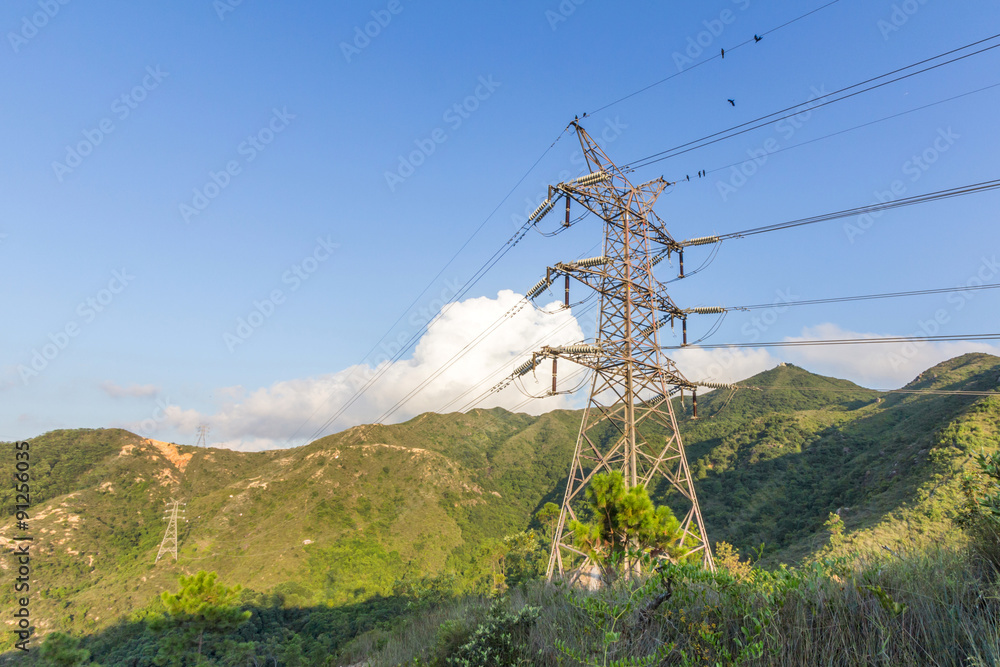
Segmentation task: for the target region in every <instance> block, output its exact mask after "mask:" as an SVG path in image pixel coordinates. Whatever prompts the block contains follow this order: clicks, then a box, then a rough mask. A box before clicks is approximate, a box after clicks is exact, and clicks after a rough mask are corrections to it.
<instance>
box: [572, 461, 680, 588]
mask: <svg viewBox="0 0 1000 667" xmlns="http://www.w3.org/2000/svg"><path fill="white" fill-rule="evenodd" d="M585 495H586V499H587V502H588V504H589V505H590V509H591V511H592V513H593V517H594V520H593V521H592V522H590V523H583V522H581V521H576V520H574V521H571V522H570V524H569V527H570V529H571V530H572V531H573V541H574V543H575V544H576V547H577V548H578V549H580V550H581V551H583V552H584V553H585V554H587V556H589V557H590V559H591V560H592V561H593V562H594V563H595V564H596V565H597V567H598V568H599V569H600V571H601V577H602V578H603V579H604V582H605V583H607V584H610V583H612V582H614V581H615V579H617V578H618V576H619V574H620V573H621V572H622V571H623V570H624V571H627V572H632V571H633V570H634V569H635V568H636V566H637V565H638V563H639V561H640V560H641V559H642V558H643V557H644V556H645V555H649V556H665V557H667V558H669V559H670V560H673V561H678V560H683V558H684V557H685V556H686V555H687V554H688V551H689V550H688V549H687V548H686V547H685V545H684V544H682V543H681V542H682V536H683V533H682V531H681V526H680V522H679V521H678V520H677V518H676V517H675V516H674V513H673V512H672V511H671V510H670V508H669V507H666V506H661V507H655V506H654V505H653V501H652V500H650V499H649V492H648V491H647V490H646V487H645V486H644V485H642V484H639V485H636V486H634V487H632V488H630V489H629V488H626V486H625V478H624V476H623V475H622V473H621V472H611V473H608V474H604V475H595V476H594V478H593V479H591V480H590V486H588V487H587V491H586V494H585Z"/></svg>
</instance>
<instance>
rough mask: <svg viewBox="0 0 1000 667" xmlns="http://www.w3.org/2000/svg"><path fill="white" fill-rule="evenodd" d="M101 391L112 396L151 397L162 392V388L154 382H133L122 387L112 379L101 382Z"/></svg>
mask: <svg viewBox="0 0 1000 667" xmlns="http://www.w3.org/2000/svg"><path fill="white" fill-rule="evenodd" d="M101 391H103V392H104V393H105V394H107V395H108V396H110V397H111V398H151V397H153V396H156V395H158V394H159V393H160V388H159V387H157V386H156V385H152V384H143V385H139V384H133V385H132V386H130V387H122V386H121V385H117V384H115V383H114V382H112V381H111V380H108V381H106V382H102V383H101Z"/></svg>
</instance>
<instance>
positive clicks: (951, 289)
mask: <svg viewBox="0 0 1000 667" xmlns="http://www.w3.org/2000/svg"><path fill="white" fill-rule="evenodd" d="M997 288H1000V283H998V284H989V285H969V286H966V287H941V288H938V289H924V290H911V291H909V292H886V293H884V294H861V295H857V296H838V297H831V298H827V299H808V300H803V301H781V302H778V303H755V304H752V305H748V306H732V307H725V308H724V309H725V310H761V309H763V308H784V307H786V306H812V305H817V304H823V303H845V302H848V301H868V300H872V299H895V298H899V297H907V296H926V295H929V294H949V293H952V292H973V291H978V290H988V289H997Z"/></svg>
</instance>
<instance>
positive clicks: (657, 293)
mask: <svg viewBox="0 0 1000 667" xmlns="http://www.w3.org/2000/svg"><path fill="white" fill-rule="evenodd" d="M572 127H573V128H574V129H575V130H576V133H577V136H578V137H579V139H580V144H581V148H582V149H583V155H584V157H585V158H586V160H587V166H588V167H589V168H590V173H589V174H585V175H584V176H581V177H580V178H576V179H574V180H572V181H568V182H564V183H560V184H558V185H555V186H552V187H551V188H549V198H548V199H546V200H545V201H544V202H543V203H542V205H541V206H539V207H538V209H537V210H536V211H535V212H534V213H533V214H532V216H531V218H530V219H534V221H535V222H537V221H538V220H539V219H541V217H542V216H544V215H545V214H546V213H547V212H548V211H550V210H551V209H552V208H553V207H554V206H555V200H556V199H557V198H558V197H564V198H565V199H566V201H567V205H566V220H565V222H564V223H563V225H564V226H566V227H568V226H570V225H572V224H573V222H574V221H573V220H571V218H570V212H569V202H570V201H575V202H577V203H578V204H580V205H582V206H583V207H584V208H585V209H586V210H587V211H589V212H591V213H593V214H595V215H596V216H598V217H599V218H600V219H601V220H602V221H603V223H604V252H603V254H602V255H601V256H600V257H593V258H589V259H580V260H575V261H572V262H566V263H560V264H557V265H555V266H554V267H550V268H549V269H548V271H547V272H546V277H545V278H544V279H542V280H541V281H540V282H539V283H538V284H537V285H535V286H534V287H532V288H531V289H530V290H528V293H527V296H528V297H529V298H534V297H535V296H538V295H540V294H541V293H542V292H543V291H544V290H545V289H546V288H547V287H548V286H550V285H551V284H552V283H553V282H554V280H555V278H556V277H557V276H559V275H560V274H561V275H565V276H567V277H572V278H574V279H576V280H577V281H579V282H580V283H583V285H584V286H586V287H588V288H590V289H593V290H594V291H596V292H597V293H598V294H599V295H600V299H601V301H600V306H601V308H600V315H599V316H598V323H597V332H596V339H595V340H594V343H593V344H578V345H564V346H559V347H545V348H542V350H540V351H538V352H535V353H534V354H533V355H532V358H531V360H530V361H527V362H525V363H523V364H521V365H520V366H519V367H518V368H517V369H516V370H515V371H514V377H517V376H522V375H525V374H527V373H529V372H532V371H534V370H535V368H537V366H538V365H539V364H540V363H541V361H542V360H543V359H552V375H553V390H552V394H556V393H558V392H557V391H556V383H555V380H556V378H555V370H556V366H555V363H556V360H557V359H563V360H566V361H571V362H574V363H577V364H580V365H582V366H585V367H587V368H590V369H591V370H592V371H593V379H592V385H591V390H590V400H589V401H588V404H587V408H586V410H584V413H583V420H582V423H581V424H580V431H579V435H578V436H577V441H576V450H575V452H574V454H573V462H572V465H571V466H570V471H569V478H568V481H567V485H566V490H565V494H564V496H563V502H562V508H561V510H560V513H559V520H558V522H557V525H556V529H555V532H554V535H553V538H552V551H551V553H550V556H549V563H548V568H547V572H546V574H547V576H548V577H549V578H550V579H551V578H552V577H553V576H554V575H555V574H556V573H558V574H560V575H561V574H563V573H565V572H566V571H567V570H569V569H575V568H585V567H587V565H588V559H587V558H586V557H585V555H584V554H583V553H582V552H581V551H580V549H579V548H577V546H576V545H575V544H574V535H573V530H572V529H571V522H572V521H573V520H574V519H577V516H578V515H577V512H578V510H579V509H581V504H582V500H583V492H584V489H585V488H586V487H587V485H588V484H589V483H590V481H591V479H592V478H593V476H594V475H596V474H598V473H602V472H611V471H621V472H622V474H623V475H624V477H625V482H626V484H627V485H628V486H636V485H638V484H642V485H645V486H646V487H647V488H650V487H651V486H653V485H655V484H656V483H658V482H660V481H661V480H665V481H666V482H667V483H668V484H669V485H670V486H671V487H673V489H674V490H675V491H676V492H677V493H678V494H679V496H680V497H681V498H682V500H680V502H679V503H678V505H679V507H678V509H680V511H681V512H682V514H681V515H680V516H679V517H678V518H679V519H680V524H681V525H680V528H681V536H682V537H681V543H682V544H683V545H684V546H686V547H688V548H689V549H690V550H691V553H692V554H693V555H694V556H695V557H696V558H698V559H699V560H700V561H701V562H702V564H703V566H704V567H706V568H708V569H710V570H714V569H715V564H714V562H713V559H712V551H711V548H710V546H709V543H708V536H707V534H706V532H705V523H704V521H703V519H702V516H701V509H700V507H699V506H698V497H697V496H696V495H695V489H694V482H693V480H692V478H691V472H690V470H689V469H688V462H687V456H686V454H685V451H684V445H683V443H682V442H681V435H680V431H679V430H678V428H677V417H676V415H675V414H674V408H673V404H672V403H671V400H670V397H671V396H674V395H675V394H678V393H679V394H681V396H683V391H684V390H685V389H687V390H689V391H691V392H692V394H693V395H694V392H695V391H696V388H697V386H698V385H699V384H701V383H696V382H691V381H690V380H688V379H686V378H685V377H684V376H683V375H682V374H681V373H680V371H679V370H678V368H677V366H676V365H675V364H674V362H673V361H671V360H670V359H668V358H667V357H666V355H665V354H663V352H662V350H661V347H660V345H661V343H660V340H659V335H658V333H659V330H660V329H661V328H662V327H665V326H666V325H668V324H669V325H670V326H671V327H672V326H673V324H674V322H675V321H680V322H681V323H682V324H683V325H684V329H685V332H686V330H687V327H686V322H687V316H688V315H689V314H695V313H701V312H703V311H704V312H708V309H704V308H699V309H695V308H692V309H688V310H682V309H680V308H678V306H677V305H676V304H675V303H674V302H673V300H672V299H671V298H670V296H669V295H668V294H667V290H666V285H665V284H664V283H661V282H659V281H658V280H656V278H655V277H654V275H653V267H654V266H655V265H656V264H657V263H659V262H660V261H661V260H663V259H666V258H667V257H669V256H670V255H671V254H672V253H677V254H678V255H679V256H680V267H681V277H683V271H684V269H683V266H684V264H683V254H682V253H683V251H684V247H685V245H698V244H702V243H707V242H709V241H711V242H714V241H715V240H716V239H714V238H713V239H707V240H706V239H701V240H693V241H691V242H685V243H678V242H677V241H675V240H674V239H673V238H672V237H671V236H670V234H669V233H668V232H667V230H666V228H665V226H664V224H663V221H662V220H660V218H659V217H657V215H656V214H655V213H654V212H653V210H652V208H653V203H654V202H655V201H656V198H657V197H658V196H659V195H660V193H662V192H663V190H664V189H665V188H666V187H667V186H668V185H670V183H668V182H667V181H666V180H664V179H663V178H658V179H656V180H653V181H650V182H649V183H645V184H642V185H633V184H632V183H631V182H630V181H629V179H628V177H627V175H626V173H627V172H625V171H623V170H621V169H619V168H618V167H617V166H616V165H615V164H614V162H612V161H611V159H610V158H609V157H608V156H607V155H606V154H605V153H604V151H603V150H602V149H601V148H600V147H599V146H598V145H597V143H596V142H594V140H593V139H592V138H591V137H590V135H588V134H587V132H586V131H584V129H583V128H582V127H580V126H579V125H578V124H577V123H576V122H575V121H574V122H573V123H572ZM567 289H568V287H567ZM566 304H567V305H568V304H569V299H568V298H567V299H566ZM685 342H686V341H685ZM695 414H697V413H695ZM650 490H651V491H652V490H653V489H652V488H650ZM579 556H584V557H583V558H582V559H581V558H579ZM567 559H569V560H567Z"/></svg>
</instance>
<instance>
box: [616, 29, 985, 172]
mask: <svg viewBox="0 0 1000 667" xmlns="http://www.w3.org/2000/svg"><path fill="white" fill-rule="evenodd" d="M998 37H1000V33H998V34H996V35H993V36H991V37H987V38H985V39H981V40H979V41H976V42H971V43H969V44H966V45H965V46H961V47H958V48H956V49H952V50H950V51H946V52H944V53H940V54H938V55H936V56H933V57H931V58H926V59H924V60H921V61H918V62H915V63H912V64H910V65H907V66H905V67H900V68H898V69H895V70H892V71H891V72H886V73H885V74H880V75H878V76H876V77H872V78H870V79H866V80H865V81H861V82H859V83H855V84H853V85H850V86H847V87H845V88H841V89H839V90H835V91H833V92H832V93H827V94H826V95H821V96H820V97H817V98H815V99H812V100H808V101H806V102H800V103H798V104H794V105H792V106H790V107H786V108H784V109H781V110H780V111H775V112H773V113H769V114H767V115H765V116H760V117H758V118H755V119H753V120H748V121H746V122H745V123H740V124H739V125H734V126H732V127H730V128H728V129H725V130H720V131H719V132H715V133H713V134H709V135H706V136H704V137H701V138H700V139H694V140H692V141H688V142H686V143H683V144H680V145H678V146H674V147H673V148H668V149H666V150H663V151H659V152H657V153H653V154H651V155H647V156H646V157H642V158H638V159H636V160H633V161H632V162H630V163H628V164H627V165H625V167H623V168H624V169H628V170H635V169H639V168H641V167H646V166H649V165H651V164H654V163H656V162H661V161H663V160H667V159H669V158H672V157H677V156H678V155H683V154H684V153H688V152H690V151H693V150H696V149H698V148H704V147H705V146H710V145H712V144H715V143H718V142H720V141H724V140H725V139H731V138H732V137H735V136H739V135H741V134H745V133H746V132H750V131H752V130H756V129H759V128H761V127H764V126H765V125H769V124H770V123H772V122H774V121H779V120H783V119H785V118H790V117H792V116H795V115H797V114H799V113H802V110H801V107H805V106H809V105H811V106H809V108H808V109H807V110H808V111H813V110H815V109H819V108H821V107H825V106H827V105H830V104H833V103H835V102H841V101H843V100H846V99H850V98H852V97H855V96H857V95H861V94H862V93H866V92H870V91H872V90H876V89H878V88H881V87H883V86H887V85H889V84H892V83H896V82H898V81H902V80H904V79H908V78H910V77H913V76H917V75H918V74H923V73H925V72H929V71H931V70H934V69H937V68H939V67H943V66H945V65H950V64H952V63H955V62H958V61H961V60H964V59H966V58H971V57H972V56H975V55H979V54H981V53H985V52H987V51H991V50H993V49H996V48H998V47H1000V44H994V45H993V46H987V47H984V48H982V49H979V50H978V51H973V52H972V53H966V54H964V55H961V56H956V57H955V58H952V59H951V60H946V61H944V62H940V63H936V64H934V65H930V66H928V67H925V68H924V69H921V70H917V71H916V72H910V73H908V74H903V75H901V76H898V77H896V78H894V79H890V80H888V81H882V82H881V83H878V84H875V85H873V86H869V87H868V88H863V89H861V90H854V89H855V88H859V87H861V86H864V85H867V84H869V83H872V82H874V81H878V80H879V79H884V78H886V77H890V76H893V75H894V74H899V73H900V72H903V71H906V70H908V69H912V68H914V67H919V66H920V65H923V64H926V63H929V62H931V61H933V60H938V59H939V58H944V57H946V56H949V55H952V54H954V53H957V52H959V51H963V50H965V49H969V48H972V47H974V46H978V45H980V44H983V43H985V42H989V41H991V40H995V39H997V38H998ZM850 90H854V92H852V93H848V94H845V95H843V96H841V97H836V98H834V97H833V96H835V95H840V94H841V93H847V92H848V91H850ZM827 98H833V99H827ZM824 99H826V101H825V102H820V100H824ZM782 114H784V115H782Z"/></svg>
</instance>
